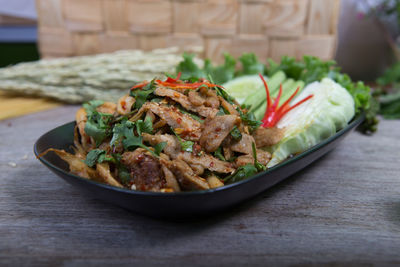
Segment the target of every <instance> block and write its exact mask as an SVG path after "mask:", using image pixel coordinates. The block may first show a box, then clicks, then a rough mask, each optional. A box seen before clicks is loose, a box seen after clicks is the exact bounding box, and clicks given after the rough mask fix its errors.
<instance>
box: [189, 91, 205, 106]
mask: <svg viewBox="0 0 400 267" xmlns="http://www.w3.org/2000/svg"><path fill="white" fill-rule="evenodd" d="M188 96H189V101H190V103H192V104H193V105H195V106H201V105H203V104H204V102H205V101H206V100H205V99H204V98H202V97H201V95H200V94H199V93H198V92H196V91H189V94H188Z"/></svg>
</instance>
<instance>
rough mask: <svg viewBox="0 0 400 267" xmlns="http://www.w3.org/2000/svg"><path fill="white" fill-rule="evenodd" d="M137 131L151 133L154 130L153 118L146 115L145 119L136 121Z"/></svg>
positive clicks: (139, 133)
mask: <svg viewBox="0 0 400 267" xmlns="http://www.w3.org/2000/svg"><path fill="white" fill-rule="evenodd" d="M136 131H137V132H138V135H142V133H149V134H151V133H152V132H153V121H152V120H151V118H150V117H146V118H145V119H144V121H143V120H138V121H137V122H136Z"/></svg>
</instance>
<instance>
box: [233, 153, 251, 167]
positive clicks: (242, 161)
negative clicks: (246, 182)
mask: <svg viewBox="0 0 400 267" xmlns="http://www.w3.org/2000/svg"><path fill="white" fill-rule="evenodd" d="M253 163H254V158H253V156H252V155H243V156H239V157H237V158H236V160H235V165H236V167H237V168H238V167H240V166H243V165H246V164H253Z"/></svg>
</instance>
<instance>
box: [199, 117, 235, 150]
mask: <svg viewBox="0 0 400 267" xmlns="http://www.w3.org/2000/svg"><path fill="white" fill-rule="evenodd" d="M239 122H240V118H239V117H238V116H235V115H223V116H216V117H215V118H213V119H209V120H206V121H205V122H204V129H203V132H202V134H201V138H200V145H201V146H202V147H204V148H205V150H206V151H207V152H214V151H215V150H217V149H218V147H219V146H220V145H221V143H222V141H223V140H224V139H225V137H227V136H228V134H229V133H230V131H232V129H233V127H234V126H235V125H237V124H238V123H239Z"/></svg>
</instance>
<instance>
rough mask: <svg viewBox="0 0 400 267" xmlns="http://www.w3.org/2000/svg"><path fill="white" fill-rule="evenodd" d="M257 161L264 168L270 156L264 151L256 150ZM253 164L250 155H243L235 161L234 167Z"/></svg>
mask: <svg viewBox="0 0 400 267" xmlns="http://www.w3.org/2000/svg"><path fill="white" fill-rule="evenodd" d="M256 152H257V161H258V162H259V163H261V164H262V165H264V166H266V165H267V163H268V162H269V160H270V159H271V154H270V153H269V152H267V151H264V150H262V149H257V150H256ZM253 163H254V158H253V155H252V154H249V155H243V156H239V157H238V158H237V159H236V160H235V164H236V167H240V166H243V165H246V164H253Z"/></svg>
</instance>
